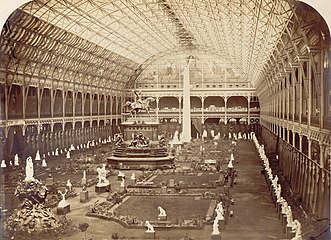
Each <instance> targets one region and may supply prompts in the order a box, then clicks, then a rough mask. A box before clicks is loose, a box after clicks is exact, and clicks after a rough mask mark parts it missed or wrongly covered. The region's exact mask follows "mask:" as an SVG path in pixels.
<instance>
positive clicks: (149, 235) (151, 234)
mask: <svg viewBox="0 0 331 240" xmlns="http://www.w3.org/2000/svg"><path fill="white" fill-rule="evenodd" d="M145 237H146V239H155V231H153V232H152V231H150V232H148V231H146V232H145Z"/></svg>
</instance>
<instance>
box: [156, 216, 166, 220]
mask: <svg viewBox="0 0 331 240" xmlns="http://www.w3.org/2000/svg"><path fill="white" fill-rule="evenodd" d="M157 220H158V221H167V215H166V216H157Z"/></svg>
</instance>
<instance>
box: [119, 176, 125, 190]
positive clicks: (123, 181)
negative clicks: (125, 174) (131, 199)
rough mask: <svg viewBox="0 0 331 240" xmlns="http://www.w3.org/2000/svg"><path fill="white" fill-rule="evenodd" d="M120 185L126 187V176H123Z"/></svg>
mask: <svg viewBox="0 0 331 240" xmlns="http://www.w3.org/2000/svg"><path fill="white" fill-rule="evenodd" d="M120 187H121V188H124V187H125V179H124V178H122V181H121V184H120Z"/></svg>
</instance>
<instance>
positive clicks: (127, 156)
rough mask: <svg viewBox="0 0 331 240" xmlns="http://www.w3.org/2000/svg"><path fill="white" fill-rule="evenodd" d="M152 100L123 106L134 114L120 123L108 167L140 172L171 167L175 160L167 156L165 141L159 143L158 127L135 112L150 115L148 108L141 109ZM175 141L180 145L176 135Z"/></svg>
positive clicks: (155, 122) (152, 120)
mask: <svg viewBox="0 0 331 240" xmlns="http://www.w3.org/2000/svg"><path fill="white" fill-rule="evenodd" d="M152 100H153V99H151V98H148V99H145V100H138V101H137V102H135V103H131V102H127V103H126V104H125V106H131V108H133V109H132V110H131V112H132V111H134V112H135V114H134V115H131V117H128V118H127V119H126V121H124V122H123V123H121V127H120V128H119V130H122V131H121V132H120V133H117V134H115V135H114V141H115V142H116V148H115V151H114V153H113V156H111V157H108V159H107V161H108V164H109V165H110V166H111V167H114V168H119V169H141V168H163V167H171V166H172V165H173V162H174V157H173V156H169V154H168V148H167V147H166V146H165V144H164V139H158V136H159V134H158V126H159V123H158V122H157V121H156V120H155V119H153V118H151V117H148V118H146V117H142V116H140V115H139V114H138V113H139V111H138V109H140V110H141V109H145V110H146V111H147V113H148V114H149V111H148V109H149V106H147V105H146V106H145V105H144V106H141V104H148V103H149V102H150V101H152ZM140 102H141V103H140ZM134 106H135V107H134ZM123 115H127V113H123ZM130 139H131V140H130ZM176 139H177V141H178V142H180V140H179V132H178V131H177V135H176Z"/></svg>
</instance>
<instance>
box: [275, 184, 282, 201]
mask: <svg viewBox="0 0 331 240" xmlns="http://www.w3.org/2000/svg"><path fill="white" fill-rule="evenodd" d="M275 193H276V198H277V202H278V200H279V199H280V196H281V193H282V187H281V186H280V184H278V185H277V187H276V189H275Z"/></svg>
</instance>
